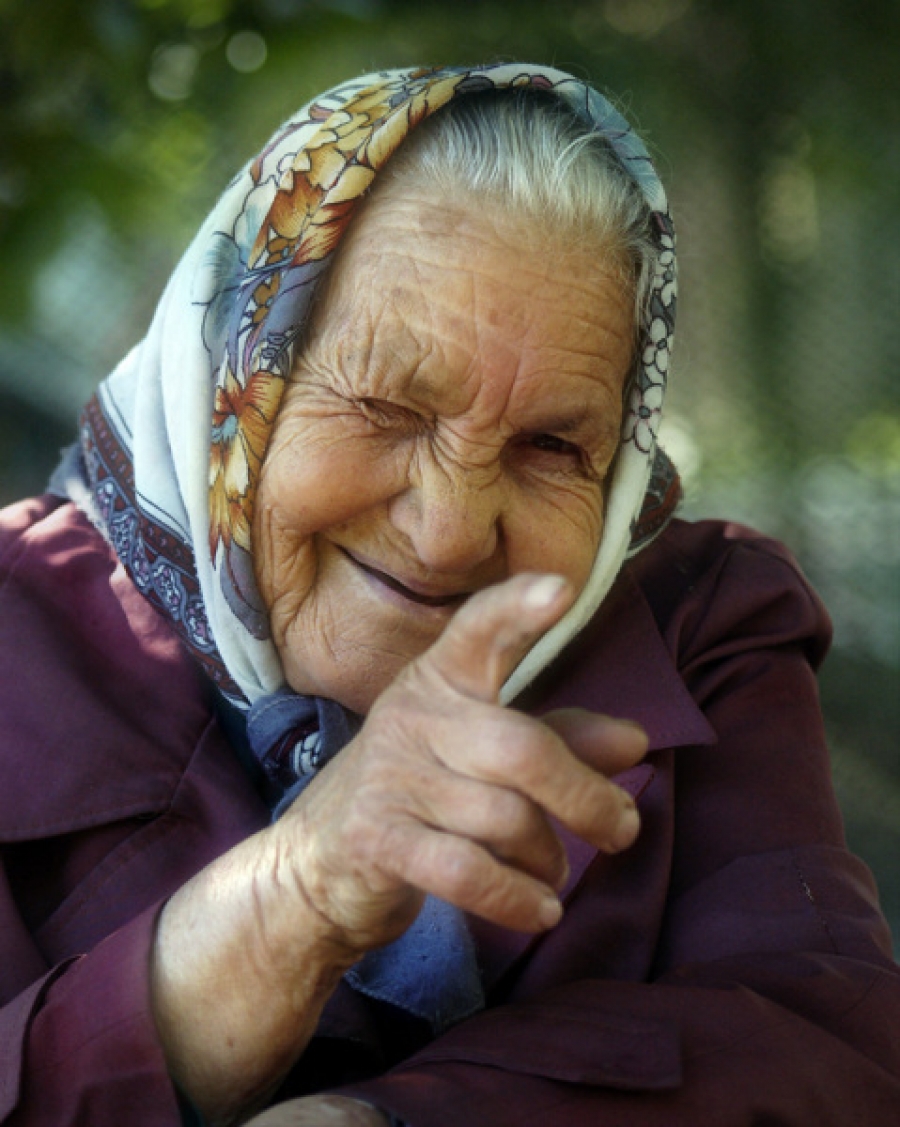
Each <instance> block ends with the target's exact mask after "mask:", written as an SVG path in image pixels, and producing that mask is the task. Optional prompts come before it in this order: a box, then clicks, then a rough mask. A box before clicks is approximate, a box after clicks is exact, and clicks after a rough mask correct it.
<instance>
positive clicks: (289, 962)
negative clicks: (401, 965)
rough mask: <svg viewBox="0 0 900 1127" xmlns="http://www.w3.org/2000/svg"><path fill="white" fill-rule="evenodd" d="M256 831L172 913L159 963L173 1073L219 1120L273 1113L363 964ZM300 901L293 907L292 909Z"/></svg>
mask: <svg viewBox="0 0 900 1127" xmlns="http://www.w3.org/2000/svg"><path fill="white" fill-rule="evenodd" d="M275 849H276V843H275V842H274V841H269V840H268V839H266V838H264V836H263V835H257V836H256V837H254V838H251V839H248V841H247V842H245V843H243V844H242V845H241V846H239V847H238V848H237V849H235V850H233V851H232V853H230V854H229V855H227V856H224V857H222V858H220V859H219V860H218V861H216V862H214V863H213V865H211V866H210V867H209V868H208V869H206V870H204V871H203V872H202V873H200V874H198V876H197V877H196V878H194V880H192V881H191V882H189V884H187V885H186V886H185V887H184V888H182V889H181V890H180V891H179V892H178V893H177V895H176V896H174V897H173V898H172V900H171V901H170V902H169V903H168V904H167V905H166V908H165V909H164V911H163V913H162V915H161V917H160V921H159V927H158V930H157V935H156V941H155V944H154V951H153V960H152V978H151V982H152V997H153V1010H154V1016H155V1020H156V1025H157V1029H158V1031H159V1036H160V1040H161V1042H162V1044H163V1048H164V1051H165V1055H166V1061H167V1063H168V1067H169V1071H170V1073H171V1075H172V1077H173V1079H174V1080H175V1082H176V1084H177V1085H178V1087H179V1088H180V1089H181V1091H182V1092H184V1093H185V1095H186V1096H187V1097H188V1099H189V1100H190V1101H191V1103H192V1104H193V1105H194V1106H195V1107H196V1108H197V1109H198V1110H199V1111H200V1112H201V1113H202V1115H203V1117H204V1120H205V1121H206V1122H208V1123H210V1124H229V1123H234V1122H240V1121H241V1119H242V1118H244V1117H245V1116H246V1115H248V1114H250V1113H251V1112H252V1111H254V1110H255V1109H258V1108H259V1107H261V1106H263V1105H264V1103H265V1101H266V1099H267V1097H268V1096H269V1095H270V1094H271V1093H272V1091H274V1089H275V1088H276V1087H277V1086H278V1084H279V1082H280V1081H281V1079H282V1078H283V1076H284V1075H285V1073H286V1072H287V1071H288V1070H289V1069H290V1067H291V1065H292V1064H293V1063H294V1062H295V1061H296V1060H297V1058H298V1057H299V1056H300V1054H301V1053H302V1052H303V1049H304V1048H305V1047H306V1045H307V1043H308V1041H309V1039H310V1038H311V1036H312V1034H313V1032H314V1030H315V1028H316V1024H317V1022H318V1019H319V1016H320V1014H321V1011H322V1008H323V1006H324V1005H325V1003H326V1001H327V1000H328V998H329V997H330V996H331V994H332V992H333V991H334V989H335V987H336V986H337V984H338V982H339V980H340V979H341V977H342V976H343V974H344V973H345V972H346V970H347V969H348V968H349V967H350V966H351V965H352V964H353V962H355V961H356V959H357V958H358V957H359V953H358V952H353V951H351V950H350V949H348V948H347V947H346V946H342V945H341V944H340V943H339V942H337V941H336V940H335V937H334V934H333V930H332V929H330V928H329V926H328V924H327V922H326V921H324V920H323V919H322V918H321V917H320V916H319V915H318V914H317V913H316V912H315V910H314V909H313V908H312V907H309V906H307V908H306V910H304V906H303V905H304V901H303V898H302V896H300V897H298V896H297V894H296V888H295V887H292V889H291V893H292V894H291V895H290V896H287V895H285V896H279V889H278V880H277V875H278V873H279V866H278V863H277V856H275V855H273V850H275ZM287 903H289V905H290V907H289V910H286V909H285V905H286V904H287Z"/></svg>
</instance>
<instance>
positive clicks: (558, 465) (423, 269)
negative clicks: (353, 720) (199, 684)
mask: <svg viewBox="0 0 900 1127" xmlns="http://www.w3.org/2000/svg"><path fill="white" fill-rule="evenodd" d="M632 339H633V325H632V295H631V293H629V292H628V291H627V290H623V289H622V287H621V283H620V281H619V270H618V265H617V264H616V263H615V262H612V263H605V262H604V259H603V256H602V255H601V254H598V252H597V249H596V248H591V249H590V250H588V249H587V248H576V249H574V250H571V251H568V252H566V253H564V254H562V255H560V252H559V249H558V247H557V246H555V245H554V244H553V242H552V241H549V240H548V241H547V242H545V241H544V240H543V238H542V237H541V236H540V233H539V232H538V233H537V234H536V233H535V231H534V230H533V229H529V230H525V229H524V228H523V226H522V223H521V222H519V221H515V220H513V219H510V218H509V217H506V216H504V215H502V214H501V213H499V212H498V213H493V212H492V211H491V210H490V209H485V208H483V207H482V208H479V209H478V210H477V211H474V210H468V211H467V210H466V209H465V208H464V207H463V208H461V207H459V205H455V206H448V205H445V204H444V203H443V202H442V201H437V202H435V201H434V200H429V199H427V198H425V197H422V196H421V195H417V194H416V193H414V192H409V191H407V190H406V189H405V188H403V187H402V186H400V185H397V184H394V185H391V186H390V187H389V189H387V190H386V191H384V192H382V193H381V195H380V196H375V197H373V198H372V200H370V201H369V202H368V203H367V205H366V206H365V208H364V210H363V211H362V213H361V214H360V215H358V216H357V218H356V219H355V221H354V224H353V225H352V227H351V229H350V231H349V232H348V235H347V237H346V238H345V240H344V243H343V244H342V246H341V248H340V251H339V253H338V258H337V260H336V262H335V264H334V267H333V269H332V271H331V273H330V275H329V279H328V283H327V288H326V290H325V291H324V294H323V296H322V299H321V300H320V301H319V303H318V304H317V308H316V312H315V315H314V319H313V323H312V326H311V330H310V334H309V336H308V338H307V344H306V347H305V349H304V351H303V352H302V354H301V355H300V356H299V357H298V360H297V364H296V367H295V371H294V373H293V377H292V381H291V384H290V386H289V388H288V390H287V392H286V395H285V400H284V404H283V407H282V409H281V411H280V412H279V417H278V419H277V421H276V425H275V428H274V432H273V436H272V441H271V444H270V447H269V450H268V453H267V455H266V459H265V462H264V464H263V470H262V475H261V481H260V487H259V492H258V495H257V502H256V507H255V514H254V528H253V537H254V558H255V562H256V567H257V579H258V582H259V587H260V591H261V594H262V596H263V599H264V600H265V603H266V606H267V608H268V610H269V614H270V621H271V624H272V630H273V638H274V641H275V645H276V648H277V650H278V652H279V656H280V657H281V659H282V663H283V665H284V669H285V675H286V676H287V678H288V681H289V682H290V684H291V685H292V686H293V687H294V688H295V689H297V691H299V692H309V693H315V694H318V695H325V696H330V697H332V698H334V699H337V700H339V701H340V702H341V703H343V704H345V705H347V706H348V707H350V708H354V709H355V710H357V711H360V712H366V711H367V710H368V708H369V707H370V706H371V704H372V703H373V701H374V699H375V697H376V696H377V695H378V693H379V692H381V691H383V689H384V688H385V687H386V686H387V684H389V683H390V682H391V681H392V680H393V678H394V677H395V676H396V674H397V673H398V672H399V671H400V669H402V668H403V667H404V666H405V665H406V664H407V663H408V662H409V661H411V660H412V659H413V658H415V657H417V656H418V655H419V654H421V653H423V652H424V651H425V650H426V649H427V648H428V647H429V646H430V645H431V644H432V643H433V642H434V640H435V639H436V638H437V637H438V636H439V635H440V633H441V632H442V631H443V629H444V627H445V626H446V624H447V622H448V621H449V619H450V617H451V615H452V613H453V611H455V610H456V609H457V608H458V605H459V601H460V598H462V597H464V596H465V595H467V594H470V593H472V592H474V591H477V590H481V589H482V588H483V587H486V586H490V585H493V584H495V583H498V582H500V581H502V580H503V579H505V578H507V577H509V576H510V575H512V574H515V573H517V572H520V571H554V572H557V573H559V574H561V575H564V576H565V577H566V578H567V579H568V580H569V581H570V582H571V583H572V584H573V586H574V588H575V589H576V590H580V589H581V587H583V585H584V583H585V582H586V580H587V576H588V574H589V573H590V568H591V565H592V563H593V559H594V556H595V554H596V549H597V546H598V544H599V539H600V534H601V531H602V523H603V508H604V501H605V498H604V482H605V479H606V476H607V473H608V470H609V467H610V465H611V463H612V460H613V457H614V455H615V451H616V447H617V441H618V434H619V430H620V425H621V411H622V406H621V401H622V389H623V385H624V381H625V377H626V374H627V372H628V370H629V368H630V364H631V360H632V344H631V342H632ZM426 598H427V600H429V601H430V603H434V602H436V601H437V602H440V603H441V605H426V602H425V600H426Z"/></svg>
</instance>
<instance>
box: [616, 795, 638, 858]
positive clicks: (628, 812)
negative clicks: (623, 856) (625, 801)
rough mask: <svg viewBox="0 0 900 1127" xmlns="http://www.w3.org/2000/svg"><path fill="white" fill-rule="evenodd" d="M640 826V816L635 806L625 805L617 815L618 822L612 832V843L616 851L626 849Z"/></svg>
mask: <svg viewBox="0 0 900 1127" xmlns="http://www.w3.org/2000/svg"><path fill="white" fill-rule="evenodd" d="M640 828H641V816H640V814H638V812H637V808H636V807H635V806H626V808H625V809H624V810H623V811H622V814H621V816H620V817H619V824H618V825H617V826H616V832H615V833H614V834H613V840H612V845H613V849H615V850H616V852H620V851H621V850H623V849H627V848H628V847H629V845H633V844H634V839H635V838H636V837H637V835H638V830H639V829H640Z"/></svg>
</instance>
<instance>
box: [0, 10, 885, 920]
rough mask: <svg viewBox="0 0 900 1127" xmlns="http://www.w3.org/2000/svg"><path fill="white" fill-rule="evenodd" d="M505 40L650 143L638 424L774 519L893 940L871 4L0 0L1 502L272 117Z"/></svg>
mask: <svg viewBox="0 0 900 1127" xmlns="http://www.w3.org/2000/svg"><path fill="white" fill-rule="evenodd" d="M507 58H520V59H527V60H535V61H542V62H547V63H553V64H555V65H557V66H560V67H562V68H564V69H567V70H570V71H573V72H574V73H576V74H579V75H582V76H585V77H587V78H589V79H590V80H591V81H593V83H594V84H595V85H597V86H598V87H600V88H601V89H604V90H606V91H608V92H611V93H612V94H613V95H614V97H615V99H616V100H617V101H618V103H619V105H620V106H622V107H623V108H624V110H625V111H626V113H628V114H629V115H630V116H631V118H632V119H633V120H634V121H635V122H636V123H637V124H638V126H639V127H640V129H641V130H642V131H643V133H644V135H645V137H646V138H647V139H648V140H649V143H650V145H651V148H652V149H653V151H654V153H655V154H656V156H657V159H658V163H659V166H660V168H661V171H662V173H663V177H664V179H665V180H666V181H667V184H668V186H669V189H670V194H671V198H672V204H673V210H674V213H675V218H676V222H677V224H678V229H679V234H680V262H681V301H680V310H679V319H680V337H679V346H678V352H677V364H676V369H675V373H674V381H673V386H672V394H671V400H670V403H671V417H670V419H669V421H668V423H667V424H666V429H665V432H664V445H666V447H667V448H668V449H669V451H670V453H672V454H673V456H674V457H675V459H676V461H677V462H678V463H679V464H680V466H681V468H682V471H683V474H684V477H685V481H686V485H687V504H686V509H687V513H688V515H691V516H726V517H730V518H734V519H738V520H743V521H746V522H748V523H751V524H753V525H755V526H757V527H759V528H761V529H763V530H764V531H767V532H770V533H774V534H775V535H778V536H780V537H782V538H783V539H784V540H786V541H787V543H788V544H789V545H790V546H791V547H792V548H793V549H794V551H795V552H796V553H797V555H798V556H799V558H800V560H801V562H802V564H803V566H804V568H805V569H806V571H807V572H808V574H809V575H810V576H811V577H812V579H813V580H814V582H815V583H816V585H817V587H818V588H819V590H820V592H821V593H822V595H823V596H824V598H825V600H826V602H827V603H828V605H829V607H830V609H831V611H832V614H833V616H834V619H835V626H836V643H835V648H834V652H833V654H832V656H831V658H830V659H829V662H828V664H827V666H826V669H825V672H824V674H823V678H822V691H823V701H824V706H825V712H826V718H827V723H828V727H829V731H830V737H831V743H832V748H833V757H834V767H835V776H836V780H837V785H838V790H839V795H840V798H841V802H842V805H843V808H844V811H845V816H846V821H847V828H848V836H849V838H850V841H851V844H852V845H853V846H854V848H855V849H856V850H857V851H858V852H860V853H861V854H862V855H863V856H864V857H865V858H866V860H867V861H868V862H869V863H870V865H871V866H872V867H873V869H875V871H876V873H877V876H878V879H879V883H880V886H881V890H882V898H883V902H884V906H885V908H886V910H887V913H888V915H889V918H890V919H891V920H892V923H893V927H894V930H895V935H900V752H898V736H900V691H898V690H900V683H898V673H900V397H898V394H897V391H896V385H897V373H898V365H900V79H898V76H897V72H898V69H900V4H897V3H896V0H790V2H786V0H552V2H550V3H537V2H533V0H521V2H515V3H514V2H511V0H510V2H502V0H490V2H488V0H484V2H479V0H455V2H454V3H440V4H437V3H428V2H425V0H417V2H414V0H331V2H326V0H318V2H315V0H257V2H255V3H249V2H242V0H135V2H126V0H0V296H2V300H0V389H2V393H3V395H4V399H5V402H6V405H7V406H6V409H5V410H4V412H3V413H2V416H0V501H2V502H6V501H10V500H13V499H15V498H17V497H19V496H23V495H26V494H29V493H32V492H35V491H37V490H40V489H41V487H42V485H43V483H44V481H45V480H46V477H47V474H48V472H49V470H50V469H51V467H52V465H53V463H54V461H55V458H56V452H57V450H58V448H59V446H60V445H62V444H63V443H65V442H67V441H69V440H70V439H71V437H72V435H73V433H74V429H75V425H76V417H77V412H78V409H79V406H80V405H81V403H82V402H83V400H84V399H85V398H86V397H87V396H88V395H89V394H90V392H91V390H92V389H93V387H94V385H95V384H96V382H97V381H98V380H99V379H100V378H102V377H103V376H104V375H105V374H106V373H107V372H108V370H109V369H110V368H111V367H112V366H113V365H114V364H115V362H116V361H117V360H118V359H119V358H120V356H121V355H122V354H123V353H124V352H125V351H126V350H127V348H128V347H129V346H130V345H131V344H132V343H133V342H134V341H135V340H136V339H138V338H139V337H140V335H141V334H142V332H143V329H144V326H145V325H146V323H147V319H148V317H149V315H150V313H151V312H152V309H153V306H154V304H155V302H156V299H157V296H158V294H159V292H160V290H161V288H162V286H163V284H164V282H165V279H166V277H167V275H168V273H169V271H170V270H171V268H172V266H173V264H174V263H175V261H176V259H177V257H178V255H179V254H180V252H181V251H182V250H183V248H184V246H185V244H186V242H187V241H188V239H189V238H190V236H191V234H192V233H193V231H194V229H195V228H196V227H197V226H198V224H199V222H200V221H201V219H202V218H203V217H204V215H205V213H206V211H207V209H208V208H209V206H210V204H211V203H212V202H213V201H214V199H215V198H216V196H217V194H218V192H219V191H220V190H221V188H222V187H223V186H224V185H225V183H226V182H227V181H228V179H229V178H230V177H231V175H232V174H233V172H234V171H235V170H236V168H237V167H238V165H239V164H241V163H242V162H243V161H244V160H245V159H246V158H247V157H248V156H250V155H251V154H252V153H253V152H254V151H255V149H256V148H257V147H258V146H259V145H260V144H261V143H262V142H263V141H264V140H265V139H266V137H267V136H268V135H269V133H270V132H271V131H272V129H273V128H274V126H275V125H276V124H277V122H278V121H279V120H280V119H281V118H283V117H284V116H286V115H287V114H288V113H289V112H290V111H292V110H293V109H294V108H296V107H297V106H298V105H299V104H300V103H301V102H303V101H305V100H306V99H307V98H308V97H309V96H311V95H312V94H314V93H317V92H319V91H321V90H323V89H325V88H326V87H327V86H329V85H331V84H333V83H334V82H336V81H338V80H341V79H343V78H346V77H349V76H350V75H352V74H355V73H359V72H361V71H365V70H370V69H376V68H379V67H385V66H402V65H410V64H431V63H442V62H475V61H487V60H501V59H507Z"/></svg>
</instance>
